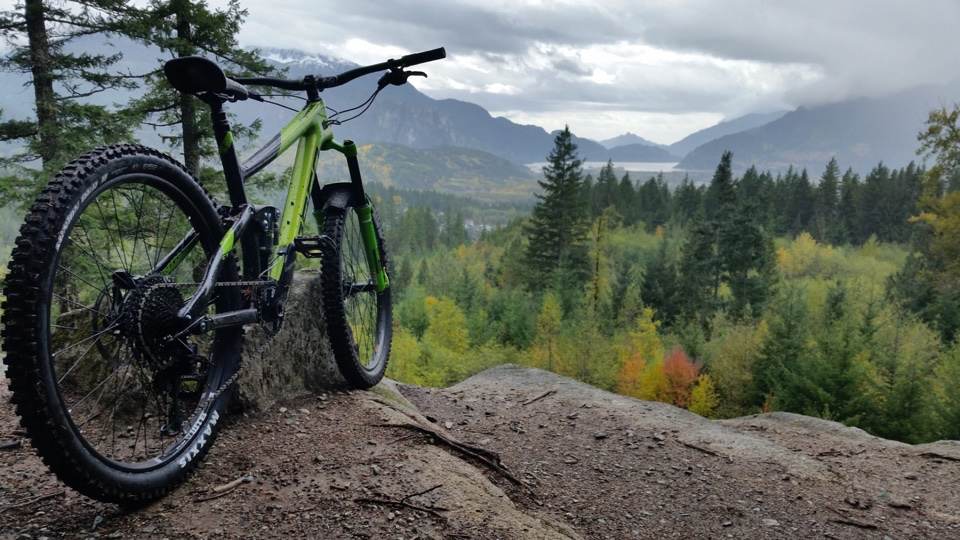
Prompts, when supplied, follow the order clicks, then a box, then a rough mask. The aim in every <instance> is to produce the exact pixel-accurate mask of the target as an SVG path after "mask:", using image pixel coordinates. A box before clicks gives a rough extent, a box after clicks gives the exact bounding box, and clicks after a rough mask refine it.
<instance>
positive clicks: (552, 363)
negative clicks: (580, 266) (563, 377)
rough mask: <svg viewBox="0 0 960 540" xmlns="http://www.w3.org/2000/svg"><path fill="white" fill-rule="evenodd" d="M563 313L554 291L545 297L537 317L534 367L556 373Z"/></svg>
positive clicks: (533, 353)
mask: <svg viewBox="0 0 960 540" xmlns="http://www.w3.org/2000/svg"><path fill="white" fill-rule="evenodd" d="M562 316H563V312H562V310H561V308H560V301H559V300H558V299H557V295H556V294H555V293H554V292H553V291H548V292H547V293H546V294H544V295H543V305H542V307H541V308H540V314H539V315H538V316H537V334H536V337H535V338H534V348H533V351H532V357H533V365H534V366H535V367H538V368H543V369H546V370H548V371H556V370H557V367H558V366H559V364H560V362H559V354H560V320H561V318H562Z"/></svg>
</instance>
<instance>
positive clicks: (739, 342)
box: [385, 116, 960, 442]
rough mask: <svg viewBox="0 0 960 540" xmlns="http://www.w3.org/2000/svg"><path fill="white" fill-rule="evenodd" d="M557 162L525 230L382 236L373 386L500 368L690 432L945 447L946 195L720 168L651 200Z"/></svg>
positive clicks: (654, 182)
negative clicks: (747, 419) (740, 427)
mask: <svg viewBox="0 0 960 540" xmlns="http://www.w3.org/2000/svg"><path fill="white" fill-rule="evenodd" d="M931 122H932V124H931V125H934V124H935V122H936V119H935V118H934V117H933V116H931ZM954 122H955V119H954ZM928 137H933V136H928ZM934 138H936V137H934ZM928 140H929V139H928ZM577 156H578V154H577V150H576V147H575V145H574V144H573V142H572V138H571V137H570V134H569V132H563V133H560V134H559V135H558V136H557V138H556V146H555V148H554V151H553V152H552V153H551V155H550V158H549V164H548V167H547V168H546V169H545V177H546V179H545V180H544V181H543V182H541V188H542V190H541V191H542V193H541V195H540V196H539V203H538V205H537V207H536V208H535V209H534V211H533V214H532V216H531V217H530V218H527V219H519V220H516V221H514V222H512V223H510V224H509V225H507V226H505V227H501V228H498V229H497V230H495V231H491V232H486V233H484V234H482V235H481V236H480V238H479V239H478V240H476V241H474V242H464V243H458V242H457V241H456V240H455V239H456V238H464V237H465V234H463V233H462V232H454V231H451V230H450V229H449V227H451V226H453V227H458V228H459V224H458V223H457V222H456V220H451V219H450V218H449V217H448V216H446V215H445V214H444V213H442V212H433V211H431V210H430V209H428V208H423V209H420V210H415V209H411V210H408V211H407V212H406V213H405V214H403V215H400V216H393V218H392V220H391V221H390V223H389V224H388V227H387V230H388V238H389V239H391V240H392V242H391V245H393V246H395V249H394V252H393V258H392V260H393V264H394V269H395V270H394V272H395V276H396V278H395V279H396V284H397V290H398V296H399V298H398V299H397V303H396V324H397V327H396V329H395V336H394V349H393V359H392V365H391V368H390V373H391V375H392V376H394V377H397V378H399V379H400V380H404V381H409V382H414V383H418V384H426V385H447V384H450V383H453V382H455V381H458V380H461V379H463V378H464V377H466V376H468V375H470V374H472V373H474V372H477V371H479V370H481V369H483V368H485V367H488V366H491V365H494V364H498V363H502V362H515V363H519V364H524V365H530V366H536V367H541V368H545V369H548V370H551V371H555V372H557V373H561V374H564V375H568V376H572V377H575V378H578V379H580V380H583V381H586V382H589V383H591V384H594V385H596V386H599V387H601V388H606V389H609V390H614V391H616V392H619V393H623V394H627V395H631V396H635V397H639V398H642V399H651V400H658V401H665V402H669V403H673V404H675V405H678V406H681V407H687V408H689V409H690V410H692V411H694V412H697V413H699V414H702V415H705V416H712V417H729V416H737V415H743V414H749V413H755V412H759V411H769V410H786V411H793V412H800V413H803V414H808V415H814V416H820V417H823V418H828V419H835V420H839V421H841V422H844V423H847V424H850V425H856V426H859V427H862V428H864V429H867V430H868V431H870V432H872V433H875V434H877V435H881V436H884V437H889V438H895V439H899V440H904V441H910V442H918V441H927V440H934V439H938V438H958V437H960V432H958V431H957V425H958V424H957V422H956V421H955V420H956V419H957V418H958V414H960V394H958V390H957V388H958V387H960V348H958V347H957V346H955V345H954V336H955V334H956V330H957V321H958V320H960V319H958V317H957V314H958V313H960V302H958V301H957V298H958V296H957V295H956V293H955V292H954V291H955V290H956V289H955V285H953V283H956V280H955V279H954V278H952V277H950V276H951V274H950V273H949V272H950V271H951V270H949V269H948V268H947V267H946V266H945V265H944V264H942V263H940V262H939V261H942V260H943V259H942V256H941V255H937V254H935V253H934V252H933V251H932V250H933V249H934V246H936V245H938V244H937V243H938V242H939V243H940V244H943V243H949V244H950V245H953V244H955V240H952V241H951V240H948V239H947V238H945V237H944V236H942V235H938V233H937V232H936V229H937V227H941V228H943V227H946V225H944V222H943V221H942V219H943V218H945V217H946V216H947V215H950V216H953V215H955V210H953V207H952V206H950V205H951V204H953V203H952V201H955V200H958V199H957V197H960V194H958V193H957V191H956V189H957V188H958V187H960V183H958V182H957V176H955V175H954V176H948V175H945V174H943V172H944V168H943V167H941V166H939V165H938V166H936V167H934V169H933V170H932V171H931V170H925V169H923V168H921V167H918V166H916V165H914V164H912V163H911V164H909V165H908V166H906V167H904V168H901V169H890V168H888V167H886V166H884V165H882V164H880V165H877V166H875V167H874V168H873V169H872V170H871V171H870V172H869V174H866V175H864V176H860V175H858V174H856V173H854V172H853V171H852V170H850V169H846V170H844V169H843V168H841V165H840V164H838V163H837V161H836V160H830V161H829V162H827V163H825V164H824V166H823V169H822V170H821V171H817V172H816V173H813V174H811V173H810V172H809V171H807V170H805V169H801V170H794V169H790V170H788V171H786V172H785V173H778V174H771V173H768V172H762V171H758V170H756V169H754V168H751V169H748V170H747V171H746V172H745V173H744V174H743V175H741V176H739V177H736V176H734V174H733V172H732V169H731V161H732V157H733V156H731V154H730V153H726V154H724V156H723V159H722V160H721V162H720V164H719V165H718V167H717V169H716V172H715V174H714V176H713V179H712V181H711V182H710V184H709V185H708V186H696V185H694V184H692V183H690V182H685V183H683V184H682V185H680V186H679V187H678V188H676V189H673V190H671V189H670V188H668V187H667V186H666V184H665V183H664V182H663V180H662V179H659V178H657V177H653V178H648V179H633V178H630V177H629V176H624V177H621V178H617V177H616V176H615V175H614V173H613V170H614V166H613V164H612V163H610V164H608V166H607V167H605V168H604V169H603V171H601V173H600V174H599V176H598V177H597V178H591V177H589V176H583V175H582V174H581V172H580V163H579V159H578V157H577ZM951 170H956V169H955V168H953V169H951ZM385 202H386V201H385ZM411 214H412V215H411ZM413 216H416V219H414V218H413ZM914 216H920V217H919V218H917V217H914ZM951 219H956V218H951ZM951 223H953V221H951ZM440 238H444V239H446V240H440ZM410 239H424V240H423V241H418V242H416V243H411V241H410Z"/></svg>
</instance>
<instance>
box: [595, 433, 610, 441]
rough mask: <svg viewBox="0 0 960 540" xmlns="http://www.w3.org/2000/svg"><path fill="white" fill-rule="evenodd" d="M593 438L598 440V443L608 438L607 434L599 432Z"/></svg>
mask: <svg viewBox="0 0 960 540" xmlns="http://www.w3.org/2000/svg"><path fill="white" fill-rule="evenodd" d="M593 438H594V439H597V440H598V441H600V440H603V439H606V438H607V434H606V433H604V432H603V431H598V432H596V433H594V434H593Z"/></svg>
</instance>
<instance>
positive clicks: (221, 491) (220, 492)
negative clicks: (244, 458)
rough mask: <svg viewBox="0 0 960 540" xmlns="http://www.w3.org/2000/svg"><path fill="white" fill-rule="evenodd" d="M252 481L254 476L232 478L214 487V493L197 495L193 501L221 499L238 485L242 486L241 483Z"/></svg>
mask: <svg viewBox="0 0 960 540" xmlns="http://www.w3.org/2000/svg"><path fill="white" fill-rule="evenodd" d="M252 481H253V478H252V477H250V476H241V477H240V478H237V479H236V480H231V481H229V482H227V483H226V484H222V485H219V486H216V487H214V488H213V492H212V493H210V494H208V495H203V496H201V497H197V498H196V499H194V500H193V502H204V501H212V500H213V499H219V498H220V497H223V496H224V495H229V494H230V493H232V492H233V490H235V489H237V487H238V486H240V485H241V484H246V483H249V482H252Z"/></svg>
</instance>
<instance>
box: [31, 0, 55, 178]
mask: <svg viewBox="0 0 960 540" xmlns="http://www.w3.org/2000/svg"><path fill="white" fill-rule="evenodd" d="M24 19H25V21H26V23H27V41H28V46H29V49H30V63H31V68H30V71H31V72H32V73H33V94H34V100H35V102H36V110H37V133H38V134H39V136H40V145H39V153H40V159H41V160H42V161H43V165H44V166H48V165H50V164H51V163H52V162H53V161H54V160H55V158H56V156H57V149H58V148H59V140H58V139H59V135H60V134H59V131H58V126H57V103H56V95H55V94H54V93H53V73H52V71H53V66H52V65H51V64H52V59H51V58H50V42H49V40H48V38H47V24H46V17H45V11H44V7H43V2H42V0H25V2H24Z"/></svg>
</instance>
